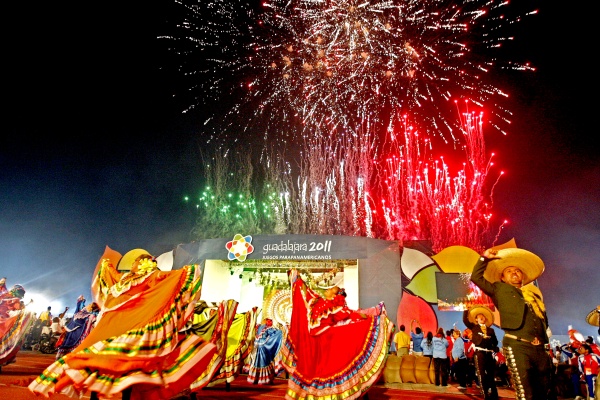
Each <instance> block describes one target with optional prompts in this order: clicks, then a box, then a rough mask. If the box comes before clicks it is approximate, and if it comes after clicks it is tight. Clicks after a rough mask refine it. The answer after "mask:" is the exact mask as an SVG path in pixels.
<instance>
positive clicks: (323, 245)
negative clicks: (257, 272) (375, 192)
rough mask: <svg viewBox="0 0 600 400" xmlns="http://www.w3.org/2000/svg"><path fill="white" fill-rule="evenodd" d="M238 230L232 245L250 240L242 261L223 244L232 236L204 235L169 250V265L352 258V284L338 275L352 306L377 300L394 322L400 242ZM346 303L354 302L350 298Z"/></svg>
mask: <svg viewBox="0 0 600 400" xmlns="http://www.w3.org/2000/svg"><path fill="white" fill-rule="evenodd" d="M236 236H237V235H236ZM240 236H241V238H242V239H241V240H240V238H239V237H237V239H238V240H237V241H236V245H239V243H240V242H245V243H246V248H250V247H249V246H251V250H252V251H251V252H249V253H248V254H245V255H242V256H241V257H240V258H242V259H244V260H243V261H240V260H239V259H237V258H235V257H234V255H232V252H231V251H230V249H229V248H230V247H232V244H231V243H232V242H233V241H234V238H222V239H206V240H201V241H197V242H192V243H186V244H180V245H179V246H177V248H176V249H174V250H173V269H178V268H181V267H182V266H184V265H187V264H199V265H201V267H202V268H205V266H206V261H207V260H223V261H228V264H229V265H235V266H236V267H237V268H243V266H244V263H245V262H248V263H250V262H252V263H256V262H258V260H264V261H265V263H273V262H275V261H277V260H279V261H280V262H281V264H282V265H285V264H287V263H289V264H293V262H294V261H310V260H313V261H314V262H315V264H316V265H318V264H319V263H325V262H329V261H332V262H333V261H335V260H357V265H358V277H357V280H358V282H357V283H354V284H353V283H352V282H351V281H350V280H349V279H348V278H347V277H346V279H345V281H344V286H345V287H346V288H347V289H348V292H349V297H350V296H352V295H353V290H355V289H354V287H355V285H357V287H358V289H357V290H358V305H357V306H358V307H360V308H367V307H372V306H375V305H377V304H378V303H379V302H381V301H383V302H384V303H385V306H386V309H387V311H388V314H389V317H390V319H391V320H392V321H394V322H395V323H396V318H397V314H398V307H399V305H400V300H401V297H402V271H401V268H400V257H401V248H400V244H399V243H398V242H397V241H388V240H380V239H372V238H365V237H354V236H337V235H257V236H252V235H247V234H246V233H241V235H240ZM248 245H249V246H248ZM237 271H238V270H235V272H234V271H233V270H232V271H231V274H230V276H231V280H232V282H233V280H234V279H238V276H237ZM234 274H235V275H234ZM238 281H239V279H238ZM221 284H223V282H222V283H221ZM232 284H233V283H232ZM235 284H237V283H235ZM205 289H207V290H208V288H207V287H205V282H203V292H204V291H205ZM222 289H223V293H226V292H227V288H222ZM223 300H225V299H223ZM237 300H239V299H237ZM213 301H214V300H213ZM348 305H349V306H350V307H352V306H354V305H353V304H351V302H349V304H348ZM242 311H243V310H242Z"/></svg>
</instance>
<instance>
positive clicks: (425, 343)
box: [421, 331, 433, 358]
mask: <svg viewBox="0 0 600 400" xmlns="http://www.w3.org/2000/svg"><path fill="white" fill-rule="evenodd" d="M421 348H422V349H423V355H424V356H425V357H429V358H433V333H431V331H429V332H427V335H426V336H425V338H424V339H423V340H422V341H421Z"/></svg>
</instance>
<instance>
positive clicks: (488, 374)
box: [463, 310, 498, 400]
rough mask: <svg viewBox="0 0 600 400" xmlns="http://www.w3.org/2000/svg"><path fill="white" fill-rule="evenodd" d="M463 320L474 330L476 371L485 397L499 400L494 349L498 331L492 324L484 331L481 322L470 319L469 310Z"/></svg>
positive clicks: (496, 344) (496, 343)
mask: <svg viewBox="0 0 600 400" xmlns="http://www.w3.org/2000/svg"><path fill="white" fill-rule="evenodd" d="M463 322H464V324H465V326H466V327H467V328H469V329H470V330H471V332H472V338H471V341H472V342H473V344H474V345H475V371H476V373H477V378H478V379H479V387H480V388H481V392H482V393H483V398H484V399H486V400H488V399H489V400H497V399H498V389H497V388H496V359H495V358H494V350H495V349H496V347H498V338H497V337H496V331H494V328H492V327H491V326H490V327H489V328H486V330H485V333H484V332H483V330H482V327H481V326H480V325H479V324H474V323H472V322H471V321H469V310H467V311H465V312H464V313H463Z"/></svg>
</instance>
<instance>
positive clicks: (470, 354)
mask: <svg viewBox="0 0 600 400" xmlns="http://www.w3.org/2000/svg"><path fill="white" fill-rule="evenodd" d="M472 337H473V332H472V331H471V330H470V329H469V328H466V329H465V330H464V331H463V335H462V340H463V342H465V353H466V354H467V361H468V364H469V365H468V366H467V387H471V385H473V382H478V381H477V373H476V371H475V344H473V341H472V340H471V339H472Z"/></svg>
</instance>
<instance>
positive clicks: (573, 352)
mask: <svg viewBox="0 0 600 400" xmlns="http://www.w3.org/2000/svg"><path fill="white" fill-rule="evenodd" d="M577 348H579V344H578V343H577V342H572V343H567V344H563V345H562V346H561V347H560V349H561V350H562V352H563V354H564V355H565V356H566V357H567V359H568V363H569V366H570V368H569V374H570V376H571V387H572V389H573V396H575V398H576V399H578V400H579V399H581V398H582V397H581V386H580V385H579V352H578V351H577Z"/></svg>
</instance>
